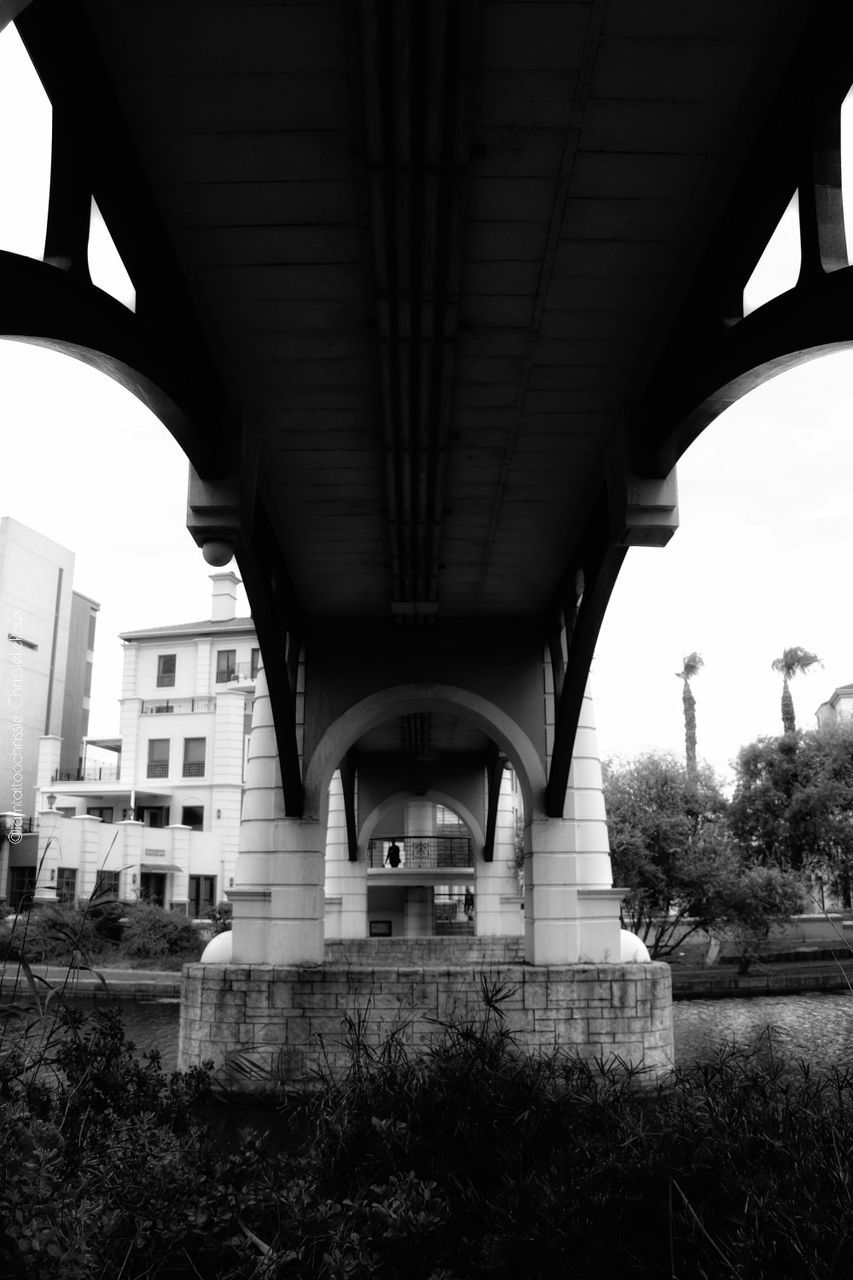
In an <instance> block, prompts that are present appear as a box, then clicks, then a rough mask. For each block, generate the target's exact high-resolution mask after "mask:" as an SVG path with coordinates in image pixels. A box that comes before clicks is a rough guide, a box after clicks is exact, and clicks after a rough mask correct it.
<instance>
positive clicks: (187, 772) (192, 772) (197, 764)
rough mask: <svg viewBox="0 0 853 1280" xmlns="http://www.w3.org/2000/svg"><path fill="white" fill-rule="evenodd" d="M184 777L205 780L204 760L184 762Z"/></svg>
mask: <svg viewBox="0 0 853 1280" xmlns="http://www.w3.org/2000/svg"><path fill="white" fill-rule="evenodd" d="M184 777H185V778H203V777H204V761H203V760H185V761H184Z"/></svg>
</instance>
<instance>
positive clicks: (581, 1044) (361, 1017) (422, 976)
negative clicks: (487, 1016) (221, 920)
mask: <svg viewBox="0 0 853 1280" xmlns="http://www.w3.org/2000/svg"><path fill="white" fill-rule="evenodd" d="M483 977H485V979H486V981H487V982H488V983H489V984H491V985H493V984H495V983H501V984H504V986H505V987H506V988H508V990H509V994H508V995H507V997H506V998H505V999H504V1000H503V1001H502V1002H501V1008H502V1010H503V1011H504V1013H505V1015H506V1025H508V1026H509V1027H510V1028H511V1029H512V1030H513V1032H514V1033H515V1034H516V1036H517V1038H518V1041H519V1043H520V1044H522V1045H524V1046H525V1047H527V1048H528V1049H529V1050H531V1051H538V1050H542V1051H547V1050H549V1049H552V1048H553V1047H554V1046H555V1045H560V1046H562V1047H563V1048H566V1049H568V1050H570V1051H571V1052H574V1053H577V1054H578V1055H579V1056H582V1057H585V1058H602V1059H605V1060H608V1059H612V1058H617V1057H618V1058H619V1059H621V1060H622V1061H623V1062H625V1063H627V1064H630V1065H631V1066H637V1067H640V1066H642V1067H645V1068H647V1069H648V1070H650V1071H651V1072H652V1073H654V1074H661V1073H663V1072H665V1071H666V1070H668V1069H669V1068H670V1067H671V1066H672V1063H673V1038H672V983H671V975H670V969H669V966H668V965H666V964H662V963H650V964H577V965H566V966H548V967H540V966H534V965H528V964H521V963H510V964H496V965H488V966H486V968H485V969H484V967H483V966H482V965H473V964H445V965H442V964H440V963H439V964H434V965H431V966H427V967H425V966H418V967H417V968H415V967H412V966H411V964H409V965H405V964H402V963H401V964H398V965H385V966H382V967H368V966H363V967H355V966H353V965H352V964H348V963H346V962H344V963H331V964H330V963H329V962H328V961H327V962H326V963H325V964H323V965H317V966H316V967H298V968H297V967H287V968H279V967H276V966H272V965H255V964H253V965H238V964H232V965H215V964H204V965H202V964H193V965H188V966H186V967H185V969H184V976H183V983H182V999H181V1033H180V1066H181V1067H182V1068H183V1069H187V1068H188V1067H192V1066H196V1065H199V1064H201V1063H202V1062H204V1061H206V1060H211V1061H212V1062H213V1064H214V1068H215V1071H216V1077H217V1079H218V1080H219V1081H220V1082H221V1083H222V1084H223V1085H226V1086H228V1087H230V1088H234V1089H237V1090H240V1091H241V1092H258V1093H264V1092H269V1091H270V1090H272V1089H274V1088H276V1087H277V1086H278V1085H291V1086H295V1085H299V1084H303V1083H307V1082H310V1081H315V1080H316V1072H317V1070H318V1069H319V1068H321V1067H322V1068H324V1069H326V1070H329V1071H331V1072H332V1073H333V1074H341V1073H342V1072H343V1071H344V1070H345V1068H346V1065H347V1063H348V1061H349V1055H348V1050H347V1047H346V1043H345V1041H346V1034H347V1029H346V1023H347V1018H350V1019H355V1018H357V1019H358V1023H359V1028H360V1035H361V1036H362V1038H363V1039H364V1040H366V1041H367V1042H368V1043H369V1044H371V1045H379V1044H381V1043H382V1041H383V1040H384V1039H385V1038H386V1037H387V1036H388V1035H389V1033H390V1032H391V1031H395V1030H397V1031H399V1032H400V1034H401V1036H402V1039H403V1040H404V1041H405V1042H406V1043H407V1044H409V1045H411V1046H412V1047H414V1048H417V1047H419V1046H423V1045H426V1044H428V1043H429V1041H430V1040H434V1039H435V1038H436V1037H437V1036H439V1035H440V1034H441V1028H440V1026H437V1025H436V1020H438V1022H439V1023H440V1022H442V1021H447V1020H448V1019H451V1018H456V1019H462V1020H473V1019H477V1018H479V1017H480V1015H481V1014H482V1012H483V1005H482V999H481V978H483Z"/></svg>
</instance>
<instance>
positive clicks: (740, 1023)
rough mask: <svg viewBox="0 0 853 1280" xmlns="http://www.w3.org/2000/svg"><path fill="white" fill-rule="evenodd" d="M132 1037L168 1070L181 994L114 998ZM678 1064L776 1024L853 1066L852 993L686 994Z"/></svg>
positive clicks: (815, 1062) (780, 1041)
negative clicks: (176, 996) (703, 996)
mask: <svg viewBox="0 0 853 1280" xmlns="http://www.w3.org/2000/svg"><path fill="white" fill-rule="evenodd" d="M111 1003H112V1004H113V1005H114V1007H118V1008H119V1009H120V1010H121V1013H122V1018H123V1021H124V1026H125V1030H126V1032H127V1035H128V1038H129V1039H130V1040H132V1041H133V1042H134V1044H135V1045H136V1048H137V1050H138V1051H139V1052H140V1053H141V1052H143V1051H144V1050H146V1049H158V1050H159V1052H160V1056H161V1062H162V1066H163V1069H164V1070H165V1071H173V1070H174V1069H175V1067H176V1065H177V1057H178V1014H179V1004H178V1001H177V1000H146V1001H129V1000H125V1001H113V1002H111ZM673 1022H674V1030H675V1054H676V1062H677V1064H678V1065H679V1066H686V1065H688V1064H689V1063H691V1062H695V1061H697V1060H701V1059H704V1058H708V1057H712V1056H714V1054H715V1053H716V1051H717V1049H718V1048H719V1047H720V1046H721V1045H723V1044H726V1043H731V1042H732V1041H734V1042H735V1043H738V1044H744V1045H746V1044H751V1043H754V1042H756V1041H757V1040H758V1039H759V1038H761V1037H764V1039H765V1042H766V1036H767V1028H768V1027H772V1028H774V1035H773V1038H772V1043H773V1044H774V1045H777V1046H778V1047H779V1048H780V1049H781V1050H783V1051H784V1053H785V1054H786V1056H788V1057H789V1058H792V1059H803V1060H805V1061H807V1062H809V1063H811V1065H812V1066H813V1067H815V1068H817V1069H825V1068H828V1067H833V1066H835V1067H842V1068H845V1067H849V1068H851V1069H853V994H851V993H850V992H844V993H840V994H831V995H822V994H819V993H814V994H810V995H796V996H754V997H752V998H750V999H725V1000H683V1001H676V1003H675V1004H674V1006H673Z"/></svg>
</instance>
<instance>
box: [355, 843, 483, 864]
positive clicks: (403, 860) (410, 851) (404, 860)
mask: <svg viewBox="0 0 853 1280" xmlns="http://www.w3.org/2000/svg"><path fill="white" fill-rule="evenodd" d="M393 845H396V846H397V849H398V851H399V862H398V861H396V859H395V857H394V854H393V852H391V853H390V854H389V850H391V849H392V846H393ZM389 857H390V861H389ZM367 859H368V861H367V865H368V869H369V870H372V871H380V870H383V869H384V870H387V871H401V872H411V871H448V870H457V869H463V868H464V869H465V870H470V869H471V868H472V867H473V865H474V851H473V846H472V841H471V838H470V836H435V835H430V836H411V835H409V836H381V837H379V838H375V839H373V840H370V841H368V845H367Z"/></svg>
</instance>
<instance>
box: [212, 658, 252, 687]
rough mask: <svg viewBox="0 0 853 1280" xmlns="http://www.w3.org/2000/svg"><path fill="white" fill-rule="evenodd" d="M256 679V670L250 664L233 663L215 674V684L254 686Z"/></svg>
mask: <svg viewBox="0 0 853 1280" xmlns="http://www.w3.org/2000/svg"><path fill="white" fill-rule="evenodd" d="M257 678H258V669H257V667H256V666H255V664H254V663H252V662H233V663H231V665H230V666H228V667H222V668H220V669H219V670H217V672H216V683H217V684H249V685H251V684H254V683H255V681H256V680H257Z"/></svg>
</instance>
